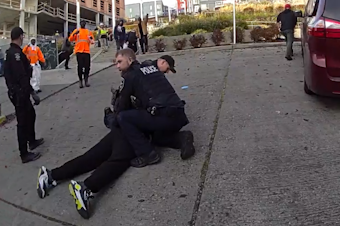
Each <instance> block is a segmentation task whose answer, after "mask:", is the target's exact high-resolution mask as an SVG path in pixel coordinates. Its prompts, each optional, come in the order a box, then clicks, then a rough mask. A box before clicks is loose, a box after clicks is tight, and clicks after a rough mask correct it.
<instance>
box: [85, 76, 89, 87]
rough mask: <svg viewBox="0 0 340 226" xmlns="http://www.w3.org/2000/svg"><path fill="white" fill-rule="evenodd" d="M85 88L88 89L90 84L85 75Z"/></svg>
mask: <svg viewBox="0 0 340 226" xmlns="http://www.w3.org/2000/svg"><path fill="white" fill-rule="evenodd" d="M85 86H86V87H90V84H89V76H88V75H85Z"/></svg>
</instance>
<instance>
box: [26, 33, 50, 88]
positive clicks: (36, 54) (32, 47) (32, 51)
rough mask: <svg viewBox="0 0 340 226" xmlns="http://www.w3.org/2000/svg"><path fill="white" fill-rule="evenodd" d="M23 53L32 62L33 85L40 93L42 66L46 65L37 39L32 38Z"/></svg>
mask: <svg viewBox="0 0 340 226" xmlns="http://www.w3.org/2000/svg"><path fill="white" fill-rule="evenodd" d="M22 52H23V53H24V54H25V55H26V56H27V59H28V60H29V61H30V63H31V66H32V69H33V73H32V78H31V85H32V87H33V89H34V91H35V92H37V93H40V92H41V89H40V80H41V65H40V62H41V63H42V64H45V58H44V55H43V53H42V52H41V50H40V48H39V47H38V46H37V42H36V39H35V38H31V42H30V43H29V44H28V45H26V46H25V47H24V49H23V50H22Z"/></svg>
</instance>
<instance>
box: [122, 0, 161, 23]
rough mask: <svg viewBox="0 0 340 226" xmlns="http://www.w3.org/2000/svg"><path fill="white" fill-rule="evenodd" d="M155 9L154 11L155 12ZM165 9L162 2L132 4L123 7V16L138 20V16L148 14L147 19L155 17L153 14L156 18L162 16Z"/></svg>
mask: <svg viewBox="0 0 340 226" xmlns="http://www.w3.org/2000/svg"><path fill="white" fill-rule="evenodd" d="M155 8H156V11H155ZM166 10H167V8H166V7H165V6H164V5H163V3H162V1H156V6H155V1H149V2H143V3H132V4H127V5H125V16H126V17H127V18H129V19H133V18H138V17H140V15H143V17H145V16H146V14H149V17H150V18H152V17H155V12H157V15H158V16H163V14H164V12H165V11H166Z"/></svg>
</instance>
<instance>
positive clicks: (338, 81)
mask: <svg viewBox="0 0 340 226" xmlns="http://www.w3.org/2000/svg"><path fill="white" fill-rule="evenodd" d="M301 29H302V30H301V34H302V35H301V36H302V37H301V46H302V56H303V62H304V90H305V92H306V93H307V94H318V95H322V96H337V95H340V0H308V3H307V5H306V10H305V14H304V18H303V24H302V28H301Z"/></svg>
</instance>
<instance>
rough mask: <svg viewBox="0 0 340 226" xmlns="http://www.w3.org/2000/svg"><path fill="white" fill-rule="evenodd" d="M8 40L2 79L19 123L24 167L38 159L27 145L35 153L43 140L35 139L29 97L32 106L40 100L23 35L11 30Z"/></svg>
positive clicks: (33, 120) (32, 112) (21, 32)
mask: <svg viewBox="0 0 340 226" xmlns="http://www.w3.org/2000/svg"><path fill="white" fill-rule="evenodd" d="M11 39H12V43H11V46H10V48H9V49H8V50H7V51H6V60H5V79H6V85H7V88H8V96H9V99H10V100H11V102H12V103H13V105H14V108H15V114H16V117H17V122H18V125H17V135H18V142H19V151H20V157H21V160H22V163H27V162H30V161H34V160H36V159H38V158H39V157H40V153H33V152H28V151H27V143H28V144H29V149H30V150H34V149H35V148H37V147H38V146H40V145H41V144H43V143H44V139H42V138H41V139H36V138H35V128H34V127H35V126H34V124H35V118H36V114H35V110H34V107H33V105H32V103H31V100H30V96H32V98H33V100H34V104H35V105H38V104H39V103H40V98H39V96H38V95H37V94H36V93H35V92H34V90H33V88H32V86H31V84H30V79H31V77H32V67H31V65H30V62H29V61H28V59H27V57H26V56H25V54H24V53H23V52H22V49H21V47H20V46H22V44H23V40H24V31H23V30H22V29H21V28H20V27H15V28H13V30H12V31H11Z"/></svg>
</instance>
